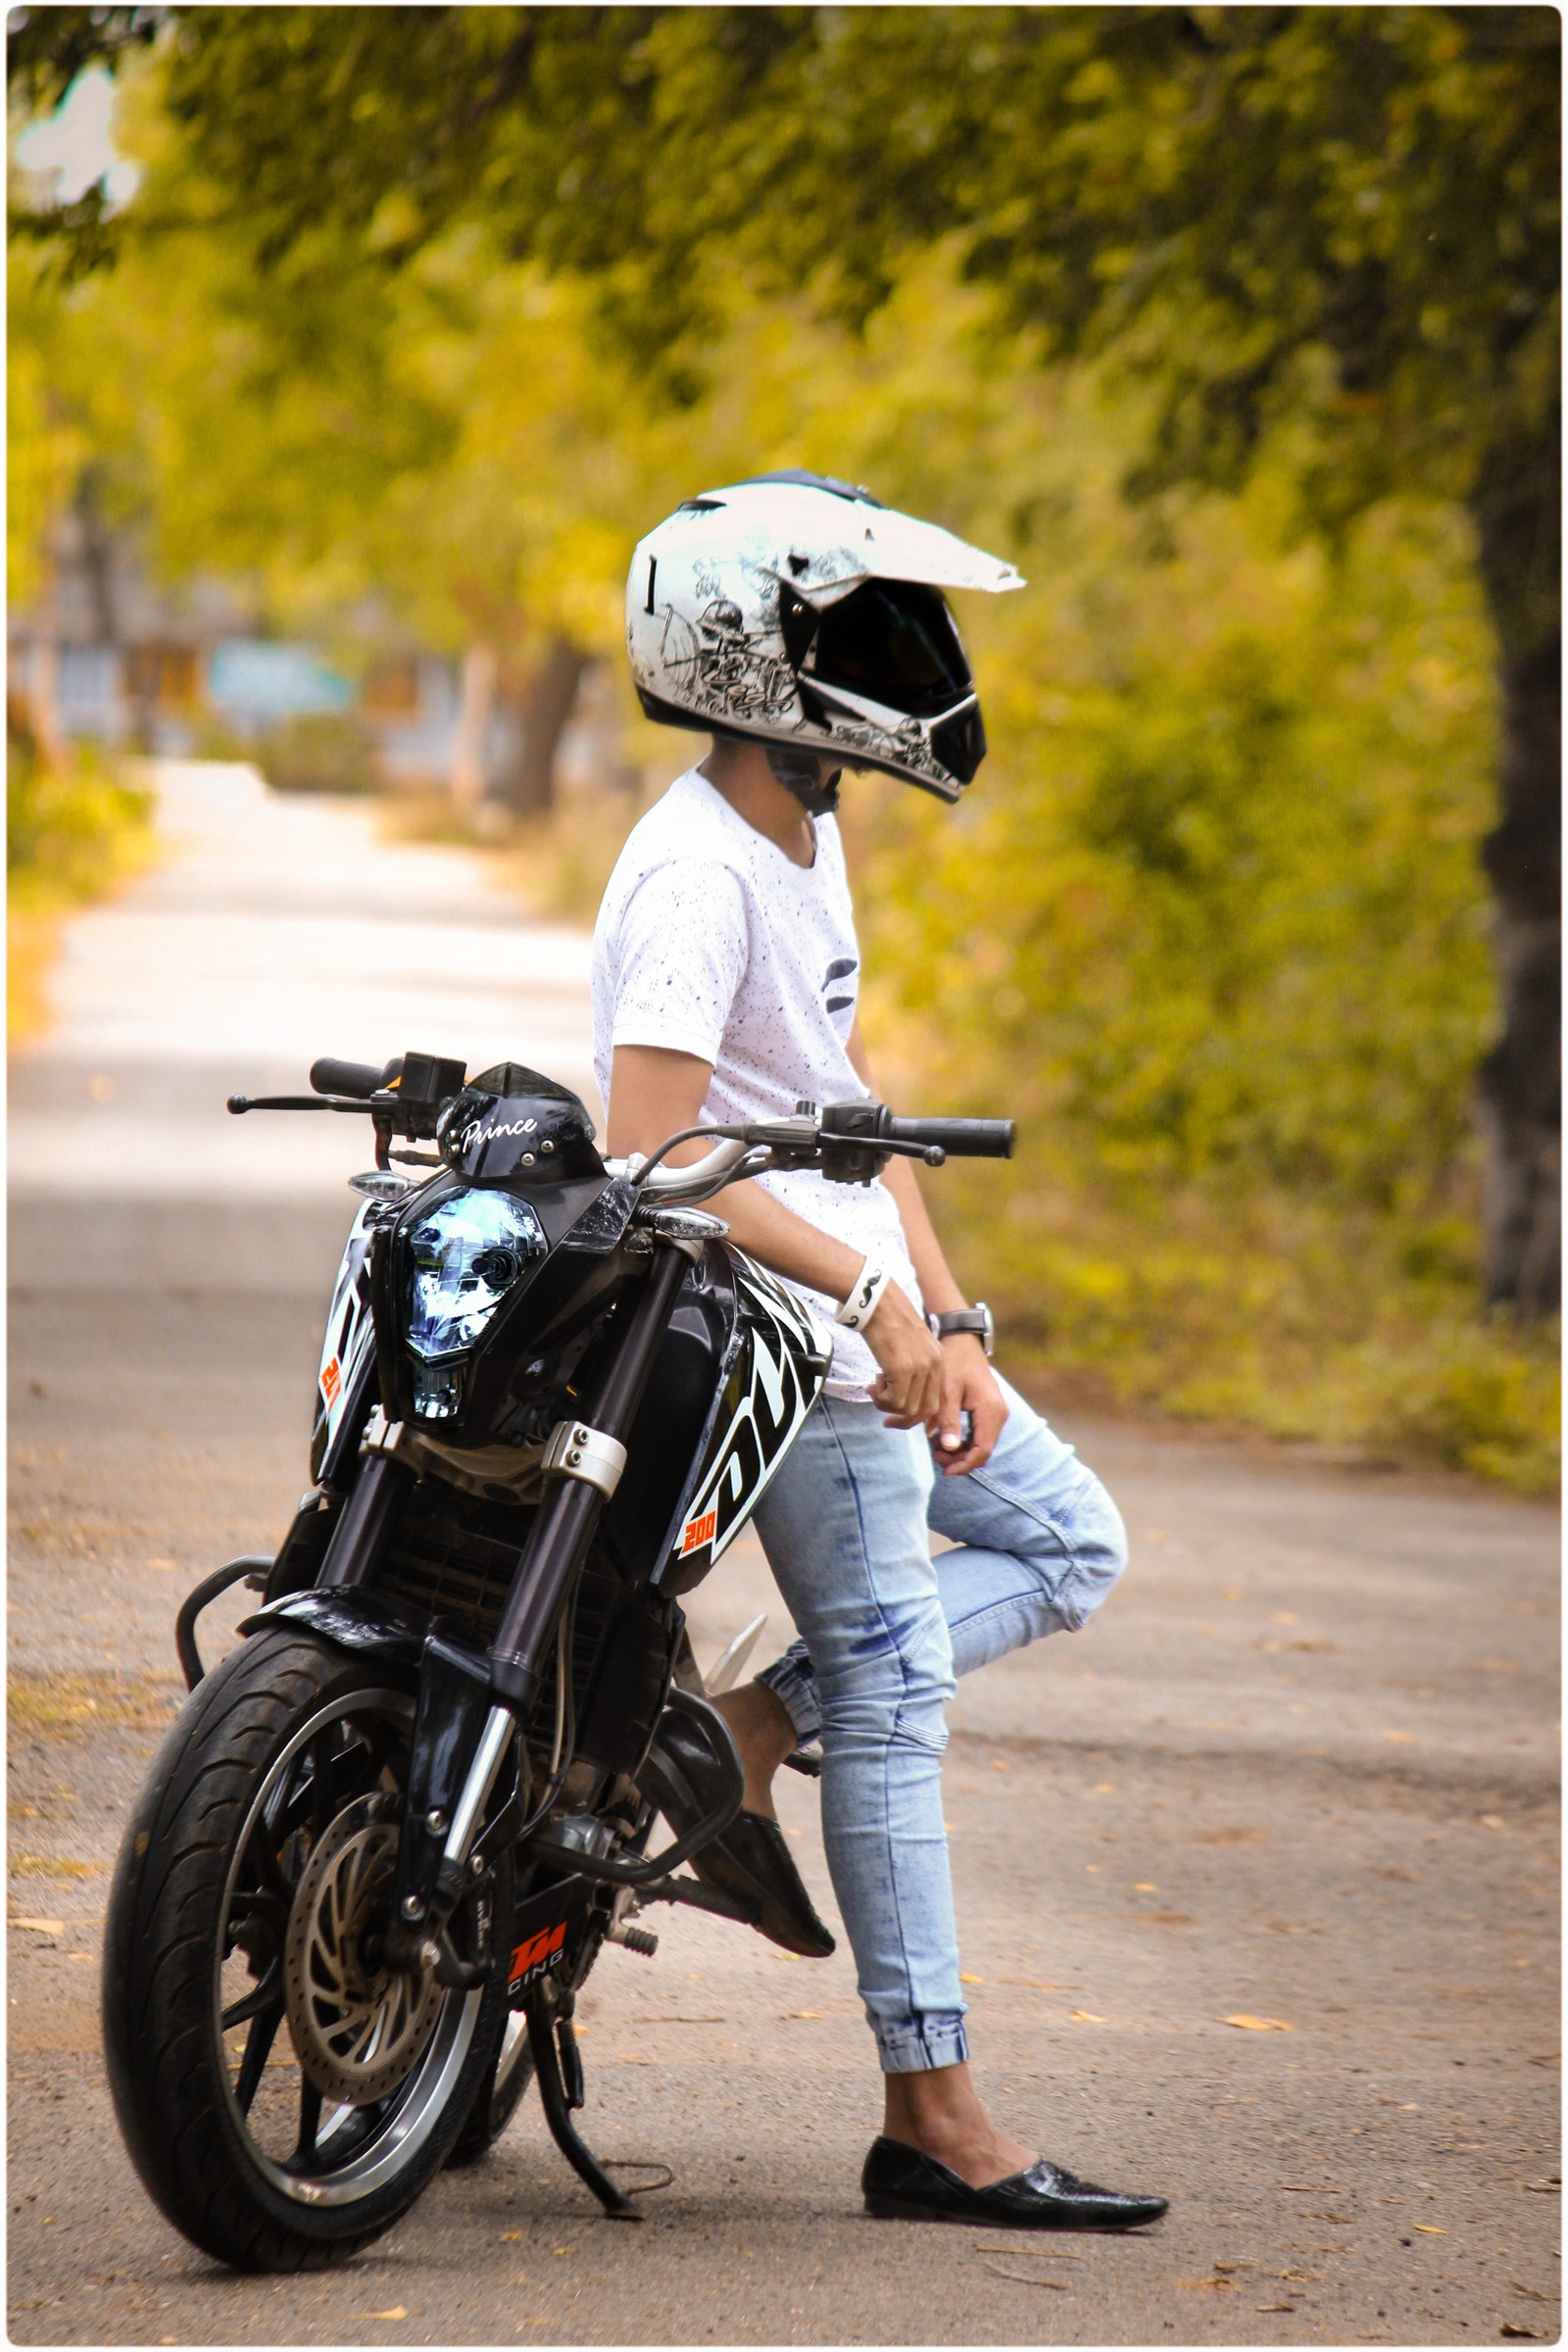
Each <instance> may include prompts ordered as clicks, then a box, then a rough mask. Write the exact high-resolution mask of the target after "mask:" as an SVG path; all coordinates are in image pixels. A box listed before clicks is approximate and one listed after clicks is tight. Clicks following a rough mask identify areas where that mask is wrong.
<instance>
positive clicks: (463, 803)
mask: <svg viewBox="0 0 1568 2352" xmlns="http://www.w3.org/2000/svg"><path fill="white" fill-rule="evenodd" d="M497 667H498V664H497V662H496V649H495V647H494V646H493V645H470V646H469V648H468V650H467V652H466V654H465V655H464V657H463V683H462V688H461V690H460V694H459V700H458V717H457V724H456V725H455V727H454V728H453V731H452V798H453V799H454V801H455V802H456V803H457V805H458V807H459V808H460V809H463V810H465V811H466V813H467V814H468V815H470V816H471V815H472V814H473V813H474V812H475V810H476V809H478V807H479V805H480V803H481V802H482V801H483V799H484V794H485V785H486V783H487V782H488V780H489V779H488V776H487V774H486V769H485V752H486V747H487V742H488V738H489V734H490V716H491V712H492V711H494V709H495V701H496V673H497Z"/></svg>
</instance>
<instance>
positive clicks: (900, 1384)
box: [865, 1282, 1000, 1429]
mask: <svg viewBox="0 0 1568 2352" xmlns="http://www.w3.org/2000/svg"><path fill="white" fill-rule="evenodd" d="M865 1342H866V1345H867V1347H868V1348H870V1350H871V1353H872V1354H873V1355H874V1356H875V1357H876V1360H877V1362H878V1363H879V1364H880V1365H881V1367H882V1372H881V1377H880V1378H879V1379H878V1381H877V1382H876V1385H875V1387H874V1388H873V1389H872V1391H871V1401H872V1403H873V1404H879V1405H880V1406H881V1407H882V1410H883V1412H884V1413H885V1414H886V1416H887V1425H888V1427H889V1429H915V1428H917V1427H918V1426H919V1425H920V1424H921V1423H922V1422H923V1423H925V1424H926V1425H928V1426H929V1425H930V1424H931V1423H932V1422H933V1421H934V1420H935V1418H936V1415H937V1414H938V1412H939V1411H940V1410H941V1406H942V1388H943V1380H944V1377H945V1370H946V1367H945V1365H944V1362H943V1355H942V1349H941V1348H940V1347H939V1346H938V1344H937V1342H936V1341H935V1340H934V1339H933V1338H932V1336H931V1326H930V1325H929V1323H927V1321H926V1319H925V1317H924V1315H922V1314H919V1313H917V1312H916V1310H915V1308H914V1307H912V1306H911V1305H910V1303H909V1300H908V1299H907V1296H906V1294H905V1293H904V1292H903V1291H902V1290H901V1289H900V1288H899V1286H898V1284H897V1283H896V1282H890V1283H889V1284H888V1287H887V1289H886V1290H885V1291H884V1292H883V1294H882V1296H881V1299H879V1300H878V1302H877V1310H876V1313H875V1314H874V1315H873V1316H872V1317H871V1320H870V1322H869V1323H867V1324H866V1326H865ZM981 1360H982V1361H983V1360H984V1358H983V1357H982V1359H981ZM999 1427H1000V1424H999Z"/></svg>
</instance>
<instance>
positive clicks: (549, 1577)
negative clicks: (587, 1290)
mask: <svg viewBox="0 0 1568 2352" xmlns="http://www.w3.org/2000/svg"><path fill="white" fill-rule="evenodd" d="M687 1262H688V1261H687V1258H686V1255H685V1252H684V1251H683V1250H678V1249H674V1248H670V1247H668V1246H667V1245H666V1246H660V1247H656V1249H655V1252H654V1262H653V1265H652V1267H651V1269H650V1271H649V1276H648V1285H647V1288H646V1289H645V1290H644V1292H643V1295H642V1297H641V1298H640V1299H638V1301H637V1304H636V1306H635V1308H634V1309H633V1310H632V1317H631V1322H630V1324H629V1326H628V1328H627V1332H626V1336H625V1339H624V1340H623V1341H622V1342H621V1345H620V1346H619V1347H618V1348H616V1349H615V1351H614V1355H613V1359H612V1361H611V1362H610V1364H609V1365H608V1366H607V1367H606V1371H605V1376H604V1378H603V1380H602V1381H601V1382H600V1384H599V1389H598V1393H597V1394H596V1396H595V1397H594V1400H593V1403H592V1405H591V1406H589V1407H588V1409H587V1410H586V1411H585V1412H584V1413H583V1414H582V1415H581V1416H580V1418H582V1419H583V1420H584V1421H586V1422H587V1423H588V1424H589V1425H590V1426H591V1427H592V1428H594V1429H596V1430H598V1431H600V1432H601V1433H602V1434H603V1435H604V1436H605V1437H609V1438H616V1439H618V1440H619V1441H620V1443H621V1444H622V1445H624V1444H625V1442H626V1438H627V1436H628V1434H629V1432H630V1430H631V1425H632V1423H633V1422H634V1421H635V1419H636V1418H637V1407H638V1406H639V1405H640V1404H641V1402H642V1400H643V1391H644V1390H645V1389H646V1388H647V1386H648V1378H649V1374H650V1373H651V1372H652V1371H653V1368H654V1358H655V1356H656V1355H657V1354H658V1353H659V1348H660V1344H661V1342H662V1339H663V1337H664V1333H665V1331H666V1329H667V1328H668V1324H669V1318H670V1315H671V1313H672V1312H673V1310H674V1305H675V1299H676V1294H677V1293H678V1292H679V1290H680V1286H681V1283H682V1281H683V1280H684V1278H685V1274H686V1267H687ZM605 1500H606V1497H605V1496H604V1495H601V1494H600V1492H599V1489H598V1488H597V1487H592V1486H589V1485H588V1483H587V1482H586V1480H584V1479H580V1478H562V1479H558V1480H556V1481H555V1482H554V1484H553V1486H552V1488H551V1491H550V1493H549V1494H548V1495H547V1496H546V1498H545V1500H544V1501H543V1502H542V1503H541V1504H540V1506H539V1512H538V1516H537V1517H536V1518H535V1520H534V1523H533V1532H532V1534H531V1535H530V1537H529V1539H528V1544H527V1548H526V1550H525V1551H524V1552H523V1555H522V1558H521V1559H520V1560H519V1561H518V1563H517V1573H516V1575H515V1577H514V1578H513V1580H512V1591H511V1592H510V1593H508V1595H507V1605H506V1607H505V1608H504V1609H503V1611H502V1613H501V1623H500V1625H499V1626H498V1627H497V1629H496V1637H495V1641H494V1643H493V1644H492V1647H491V1653H490V1681H491V1686H492V1688H493V1689H494V1691H496V1693H497V1695H498V1696H499V1697H501V1698H504V1699H505V1700H506V1702H507V1704H508V1705H509V1706H511V1707H514V1708H515V1709H516V1710H517V1712H518V1713H519V1714H522V1713H526V1712H527V1710H528V1709H529V1708H530V1707H531V1706H532V1705H533V1702H534V1700H535V1698H536V1697H537V1696H538V1694H539V1686H540V1684H541V1682H542V1681H543V1679H544V1678H543V1675H542V1673H541V1671H540V1661H541V1659H542V1658H543V1655H544V1650H545V1646H546V1644H547V1643H548V1642H549V1640H550V1637H551V1635H552V1634H553V1633H554V1631H555V1625H556V1617H557V1614H558V1612H559V1610H560V1608H561V1603H562V1600H563V1598H564V1594H565V1591H566V1587H567V1585H568V1584H569V1583H570V1581H571V1578H572V1576H573V1575H574V1574H575V1572H576V1570H577V1568H578V1567H579V1566H580V1565H581V1562H582V1560H583V1557H584V1555H585V1553H586V1552H587V1549H588V1544H589V1541H590V1539H591V1537H592V1535H593V1532H594V1529H595V1528H596V1526H597V1525H598V1524H599V1514H600V1512H601V1511H602V1510H603V1509H604V1507H605Z"/></svg>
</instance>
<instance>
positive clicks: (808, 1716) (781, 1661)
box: [757, 1642, 822, 1747]
mask: <svg viewBox="0 0 1568 2352" xmlns="http://www.w3.org/2000/svg"><path fill="white" fill-rule="evenodd" d="M757 1679H758V1681H759V1682H760V1683H765V1684H766V1685H767V1688H768V1689H769V1691H772V1693H773V1695H774V1697H775V1698H776V1699H778V1700H779V1701H780V1702H781V1704H782V1705H783V1708H784V1711H785V1713H786V1714H787V1715H788V1717H789V1719H790V1721H791V1723H793V1724H794V1726H795V1737H796V1739H797V1740H798V1741H799V1742H800V1744H801V1746H802V1747H805V1746H806V1744H807V1742H808V1741H809V1740H816V1739H819V1738H820V1736H821V1731H822V1710H821V1708H820V1706H819V1705H818V1703H817V1696H816V1683H815V1680H814V1678H813V1676H812V1673H811V1662H810V1660H809V1657H808V1656H807V1654H806V1644H805V1642H792V1643H791V1644H790V1647H789V1648H788V1649H787V1650H786V1651H785V1652H784V1655H783V1656H782V1657H781V1658H775V1659H774V1661H773V1663H772V1665H771V1666H764V1667H763V1669H762V1671H761V1673H760V1675H759V1676H758V1678H757Z"/></svg>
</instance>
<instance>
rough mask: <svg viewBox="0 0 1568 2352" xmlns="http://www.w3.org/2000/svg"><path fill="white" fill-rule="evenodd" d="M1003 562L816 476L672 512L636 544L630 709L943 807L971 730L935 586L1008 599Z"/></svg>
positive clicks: (981, 733)
mask: <svg viewBox="0 0 1568 2352" xmlns="http://www.w3.org/2000/svg"><path fill="white" fill-rule="evenodd" d="M1023 584H1024V583H1023V579H1022V577H1021V576H1020V574H1019V573H1018V572H1017V571H1016V570H1015V569H1014V568H1013V566H1012V565H1011V564H1004V563H1002V562H1000V561H999V559H998V558H997V557H995V556H988V555H986V554H984V553H983V552H982V551H981V549H979V548H977V547H969V546H966V545H965V543H964V541H963V540H961V539H956V538H955V537H954V536H953V534H952V532H951V531H945V530H942V529H941V528H940V527H939V526H938V525H937V524H936V523H932V522H920V521H917V520H916V519H915V517H914V516H913V515H901V514H899V513H898V512H897V511H896V510H895V509H893V508H891V507H884V506H883V505H881V503H880V502H879V501H878V500H877V499H874V498H873V497H872V496H871V493H870V492H869V491H868V490H861V489H858V488H857V487H856V486H855V485H854V484H853V483H850V482H840V481H835V480H834V479H833V478H832V477H831V476H829V475H827V474H820V473H804V472H800V471H797V470H793V469H792V470H787V471H784V472H781V473H760V474H754V475H752V476H750V477H749V478H748V479H747V480H745V481H741V482H732V483H731V484H730V485H729V486H728V487H727V488H726V489H722V490H705V491H704V492H703V494H702V496H701V497H699V498H688V499H683V500H682V502H681V504H680V505H679V506H678V507H677V508H676V510H675V512H674V514H673V515H669V516H668V517H667V518H666V519H665V520H664V521H663V522H662V523H660V524H659V525H658V527H657V528H656V529H654V530H652V531H650V532H649V533H648V536H647V537H646V538H645V539H642V540H640V541H639V542H638V545H637V549H636V552H635V554H634V555H633V557H632V560H631V570H630V573H629V574H628V576H627V581H626V650H627V653H628V655H629V656H630V659H631V669H632V677H633V679H634V681H635V683H636V687H637V694H638V698H639V700H640V701H641V703H642V707H643V710H644V711H645V712H646V713H647V715H648V716H649V717H650V718H652V719H658V720H659V721H661V722H662V724H664V725H666V726H674V727H692V728H696V729H698V730H700V731H701V732H704V733H713V734H716V735H721V736H723V735H735V736H741V737H748V738H751V739H753V740H755V741H758V742H761V743H764V744H771V745H783V746H788V747H791V748H793V749H796V750H798V751H800V752H802V753H810V754H816V753H821V754H824V755H826V756H827V758H829V759H832V760H839V761H841V762H843V763H845V764H847V765H849V766H852V767H873V768H880V769H881V770H882V771H883V772H884V773H885V774H887V775H890V776H900V777H902V778H903V779H904V781H905V782H906V783H908V784H918V785H919V786H921V788H922V789H923V790H924V791H927V792H932V793H935V794H936V795H937V796H938V798H939V799H941V800H944V801H956V799H957V798H958V796H959V794H960V793H961V792H962V790H963V788H964V786H965V785H966V784H967V783H968V782H969V780H970V778H971V777H972V776H973V775H974V772H975V770H976V769H977V768H978V766H979V765H980V762H981V760H983V759H984V757H985V749H986V737H985V728H984V726H983V725H982V723H981V718H980V703H979V698H978V696H977V695H976V693H975V686H974V679H973V677H972V676H971V675H970V671H969V660H968V656H967V655H966V654H965V652H964V650H963V641H962V639H961V638H960V637H959V635H958V631H957V628H956V624H955V622H954V618H953V615H952V613H950V612H949V610H948V605H947V600H946V598H945V597H944V596H943V594H942V591H943V589H944V588H982V589H985V590H987V591H988V592H989V593H992V594H996V593H998V592H1000V591H1002V590H1005V589H1008V588H1021V587H1022V586H1023Z"/></svg>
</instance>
